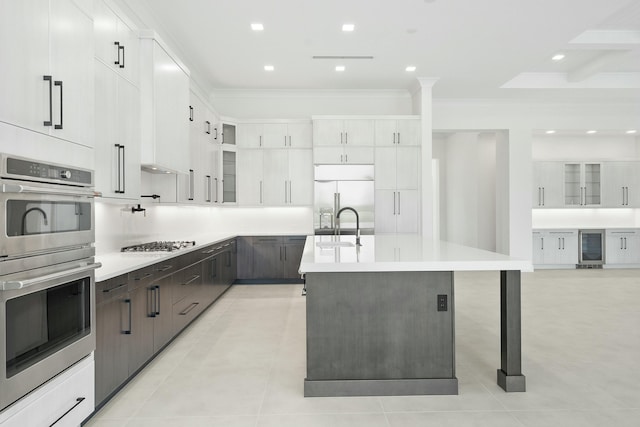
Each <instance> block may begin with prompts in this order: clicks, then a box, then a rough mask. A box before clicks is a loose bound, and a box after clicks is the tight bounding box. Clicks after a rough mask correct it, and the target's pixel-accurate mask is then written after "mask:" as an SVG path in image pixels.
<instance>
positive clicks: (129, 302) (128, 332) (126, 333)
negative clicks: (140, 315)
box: [122, 298, 131, 335]
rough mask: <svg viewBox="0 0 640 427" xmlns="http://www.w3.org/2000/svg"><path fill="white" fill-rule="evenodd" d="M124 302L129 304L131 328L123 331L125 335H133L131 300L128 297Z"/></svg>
mask: <svg viewBox="0 0 640 427" xmlns="http://www.w3.org/2000/svg"><path fill="white" fill-rule="evenodd" d="M124 302H125V304H127V305H128V306H129V307H128V308H129V329H125V330H124V331H122V333H123V334H125V335H131V300H130V299H129V298H127V299H126V300H124Z"/></svg>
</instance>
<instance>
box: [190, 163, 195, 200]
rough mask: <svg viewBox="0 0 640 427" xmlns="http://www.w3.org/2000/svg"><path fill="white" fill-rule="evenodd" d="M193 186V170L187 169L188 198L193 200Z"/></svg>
mask: <svg viewBox="0 0 640 427" xmlns="http://www.w3.org/2000/svg"><path fill="white" fill-rule="evenodd" d="M193 187H195V172H194V171H193V169H189V200H193V193H194V190H193Z"/></svg>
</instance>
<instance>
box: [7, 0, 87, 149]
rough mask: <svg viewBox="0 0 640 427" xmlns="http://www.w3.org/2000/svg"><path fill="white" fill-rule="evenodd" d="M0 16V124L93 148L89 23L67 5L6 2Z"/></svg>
mask: <svg viewBox="0 0 640 427" xmlns="http://www.w3.org/2000/svg"><path fill="white" fill-rule="evenodd" d="M0 15H1V17H0V57H1V58H2V79H0V93H2V96H1V97H0V121H3V122H5V123H9V124H13V125H16V126H20V127H23V128H27V129H30V130H33V131H36V132H40V133H43V134H47V135H51V136H54V137H56V138H61V139H64V140H66V141H70V142H73V143H76V144H80V145H84V146H87V147H93V135H94V115H93V114H94V113H93V103H94V100H93V96H94V93H93V92H94V89H93V88H94V86H93V85H94V83H93V78H94V72H93V56H94V53H93V52H94V50H93V21H92V19H91V17H90V16H89V15H87V14H86V13H85V12H84V11H83V10H81V9H80V8H78V7H77V6H76V4H75V3H74V2H73V1H72V0H56V1H49V0H35V1H29V2H23V1H5V2H3V3H2V13H1V14H0ZM16 37H19V39H16Z"/></svg>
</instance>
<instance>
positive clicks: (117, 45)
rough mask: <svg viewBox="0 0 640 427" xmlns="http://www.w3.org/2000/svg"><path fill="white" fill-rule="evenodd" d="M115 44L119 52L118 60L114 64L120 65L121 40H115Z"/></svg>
mask: <svg viewBox="0 0 640 427" xmlns="http://www.w3.org/2000/svg"><path fill="white" fill-rule="evenodd" d="M113 44H114V46H115V47H116V53H117V54H118V60H117V61H114V62H113V63H114V65H120V42H113Z"/></svg>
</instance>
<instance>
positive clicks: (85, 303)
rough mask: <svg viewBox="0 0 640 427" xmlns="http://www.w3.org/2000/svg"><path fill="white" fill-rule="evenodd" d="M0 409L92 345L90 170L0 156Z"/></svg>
mask: <svg viewBox="0 0 640 427" xmlns="http://www.w3.org/2000/svg"><path fill="white" fill-rule="evenodd" d="M0 161H1V163H0V206H1V209H0V322H1V324H0V326H1V327H0V410H3V409H4V408H6V407H7V406H9V405H11V404H12V403H14V402H16V401H17V400H19V399H20V398H21V397H23V396H25V395H26V394H28V393H29V392H30V391H32V390H34V389H35V388H37V387H39V386H40V385H42V384H44V383H45V382H47V381H48V380H50V379H51V378H53V377H54V376H56V375H58V374H59V373H60V372H62V371H64V370H65V369H67V368H69V367H70V366H72V365H73V364H74V363H76V362H78V361H80V360H81V359H83V358H85V357H87V356H88V355H90V354H91V352H92V351H93V350H94V349H95V307H94V302H95V283H94V281H95V271H94V270H95V268H97V267H99V266H100V264H97V263H95V262H94V255H95V249H94V247H93V242H94V239H95V228H94V221H95V214H94V197H95V193H94V190H93V185H94V181H93V172H92V171H90V170H86V169H79V168H72V167H67V166H63V165H58V164H51V163H44V162H39V161H33V160H29V159H25V158H20V157H16V156H11V155H6V154H0Z"/></svg>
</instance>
